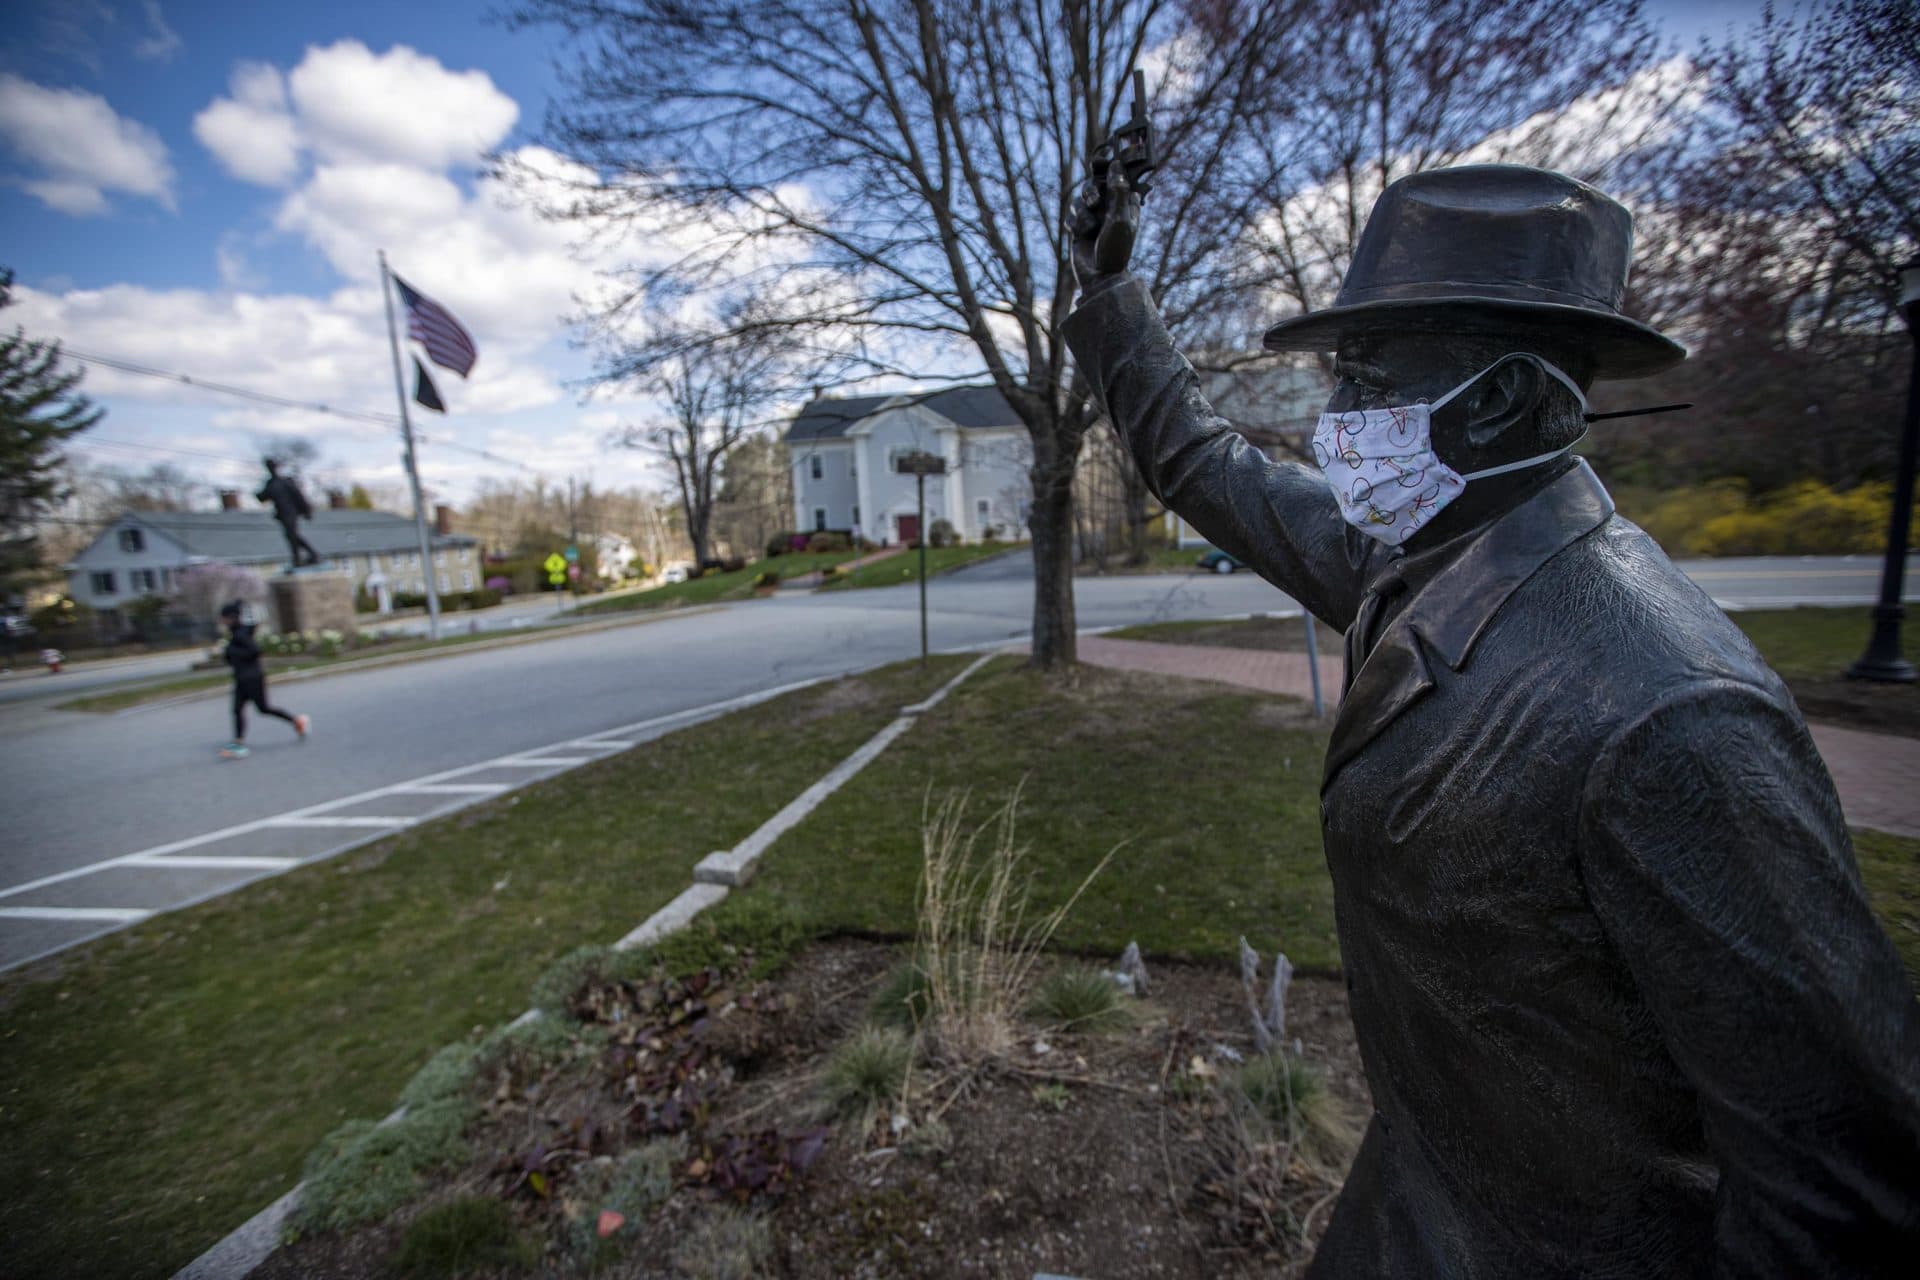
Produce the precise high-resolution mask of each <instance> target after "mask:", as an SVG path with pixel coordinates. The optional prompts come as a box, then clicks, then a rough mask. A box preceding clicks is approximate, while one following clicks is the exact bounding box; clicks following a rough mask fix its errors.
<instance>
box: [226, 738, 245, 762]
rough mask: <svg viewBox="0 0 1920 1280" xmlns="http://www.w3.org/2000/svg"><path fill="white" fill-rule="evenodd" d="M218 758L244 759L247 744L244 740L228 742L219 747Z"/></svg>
mask: <svg viewBox="0 0 1920 1280" xmlns="http://www.w3.org/2000/svg"><path fill="white" fill-rule="evenodd" d="M220 758H221V759H222V760H244V759H246V758H247V744H246V743H244V742H229V743H228V744H227V745H226V746H224V747H222V748H220Z"/></svg>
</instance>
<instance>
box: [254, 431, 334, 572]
mask: <svg viewBox="0 0 1920 1280" xmlns="http://www.w3.org/2000/svg"><path fill="white" fill-rule="evenodd" d="M253 496H254V497H256V498H258V499H259V500H260V501H262V502H266V503H271V504H272V505H273V518H274V519H275V520H277V521H279V522H280V532H282V533H284V534H286V535H287V553H288V554H289V555H291V556H292V557H293V563H292V564H290V565H288V566H287V567H288V568H289V569H298V568H299V567H300V566H301V565H303V564H319V563H320V553H319V552H318V551H315V550H314V549H313V545H312V544H311V543H309V542H308V541H307V540H306V539H305V538H303V537H301V536H300V521H301V520H302V519H303V518H304V519H308V520H311V519H312V518H313V506H312V504H310V503H309V502H308V501H307V495H306V494H304V493H301V492H300V486H299V485H297V484H295V483H294V482H293V480H292V478H291V477H289V476H283V475H281V474H280V464H279V462H277V461H276V460H274V459H272V458H268V459H267V482H266V484H264V485H263V486H261V489H260V492H259V493H256V494H254V495H253ZM302 555H304V556H305V557H306V558H305V559H304V560H303V559H302V558H301V557H302Z"/></svg>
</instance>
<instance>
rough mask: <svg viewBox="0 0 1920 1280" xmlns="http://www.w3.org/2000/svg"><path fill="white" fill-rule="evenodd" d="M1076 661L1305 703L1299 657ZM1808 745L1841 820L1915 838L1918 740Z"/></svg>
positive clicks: (1154, 656) (1847, 734)
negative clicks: (1820, 762) (1816, 754)
mask: <svg viewBox="0 0 1920 1280" xmlns="http://www.w3.org/2000/svg"><path fill="white" fill-rule="evenodd" d="M1080 661H1082V662H1088V663H1092V664H1093V665H1094V666H1096V667H1113V668H1116V669H1118V670H1122V671H1146V672H1151V673H1153V674H1156V675H1166V676H1187V677H1189V678H1192V679H1197V680H1219V681H1222V682H1224V683H1226V684H1234V685H1240V686H1241V687H1243V688H1248V689H1258V690H1260V691H1261V692H1262V693H1279V694H1285V695H1287V696H1289V697H1294V698H1301V699H1306V698H1310V697H1311V696H1312V692H1311V690H1312V686H1311V685H1310V684H1309V683H1308V674H1307V655H1306V654H1304V653H1275V652H1272V651H1268V650H1260V649H1217V648H1210V647H1207V646H1203V645H1190V644H1159V643H1155V642H1153V641H1147V640H1113V639H1109V638H1108V637H1106V636H1081V637H1080ZM1341 667H1342V664H1341V661H1340V659H1339V658H1338V657H1335V656H1331V655H1323V656H1322V657H1321V659H1320V688H1321V691H1322V695H1323V696H1324V698H1325V699H1326V704H1327V708H1328V710H1329V711H1332V710H1333V708H1334V707H1335V706H1336V705H1337V704H1338V702H1339V700H1340V674H1341ZM1811 728H1812V730H1813V741H1814V744H1815V745H1816V746H1818V747H1819V748H1820V754H1821V756H1822V757H1823V758H1825V760H1826V762H1827V769H1828V770H1829V771H1830V772H1831V773H1832V774H1833V785H1834V787H1835V789H1837V790H1838V791H1839V792H1840V807H1841V808H1842V809H1844V810H1846V814H1847V822H1848V823H1849V824H1850V825H1852V826H1856V827H1871V828H1873V829H1874V830H1876V831H1889V832H1892V833H1893V834H1894V835H1901V836H1915V837H1920V738H1902V737H1898V736H1895V735H1892V734H1885V733H1866V732H1863V731H1861V730H1859V729H1843V728H1841V727H1840V726H1839V725H1833V724H1816V725H1813V726H1811Z"/></svg>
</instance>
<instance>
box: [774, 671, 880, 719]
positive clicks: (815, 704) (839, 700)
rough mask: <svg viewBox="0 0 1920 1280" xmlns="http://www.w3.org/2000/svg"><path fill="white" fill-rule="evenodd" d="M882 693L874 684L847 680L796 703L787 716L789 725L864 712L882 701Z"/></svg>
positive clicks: (830, 685)
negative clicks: (844, 713)
mask: <svg viewBox="0 0 1920 1280" xmlns="http://www.w3.org/2000/svg"><path fill="white" fill-rule="evenodd" d="M880 695H881V690H879V689H877V688H875V687H874V682H873V681H871V680H860V679H845V680H835V681H833V682H832V683H830V684H824V685H820V686H818V687H817V688H814V689H810V690H808V691H807V692H806V694H805V695H803V696H801V697H799V698H796V699H794V700H793V702H792V704H791V707H790V709H789V710H788V712H787V716H786V721H787V723H788V724H795V725H799V724H812V723H813V722H814V721H816V720H825V719H826V718H827V717H828V716H834V715H838V714H840V713H841V712H842V711H860V710H864V709H865V708H867V707H871V706H873V705H875V704H876V703H878V702H879V701H880Z"/></svg>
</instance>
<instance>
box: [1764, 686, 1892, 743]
mask: <svg viewBox="0 0 1920 1280" xmlns="http://www.w3.org/2000/svg"><path fill="white" fill-rule="evenodd" d="M1787 687H1788V688H1789V689H1791V690H1792V691H1793V700H1794V701H1795V702H1797V703H1799V704H1800V714H1801V715H1803V716H1805V717H1806V718H1807V719H1809V720H1830V721H1832V722H1833V723H1835V724H1840V725H1845V726H1846V727H1847V728H1849V729H1865V730H1869V731H1871V732H1874V733H1895V734H1899V735H1900V736H1902V737H1906V738H1920V685H1890V684H1879V683H1876V682H1874V681H1870V680H1847V679H1841V678H1835V679H1809V678H1806V677H1795V678H1791V679H1789V680H1788V681H1787Z"/></svg>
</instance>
